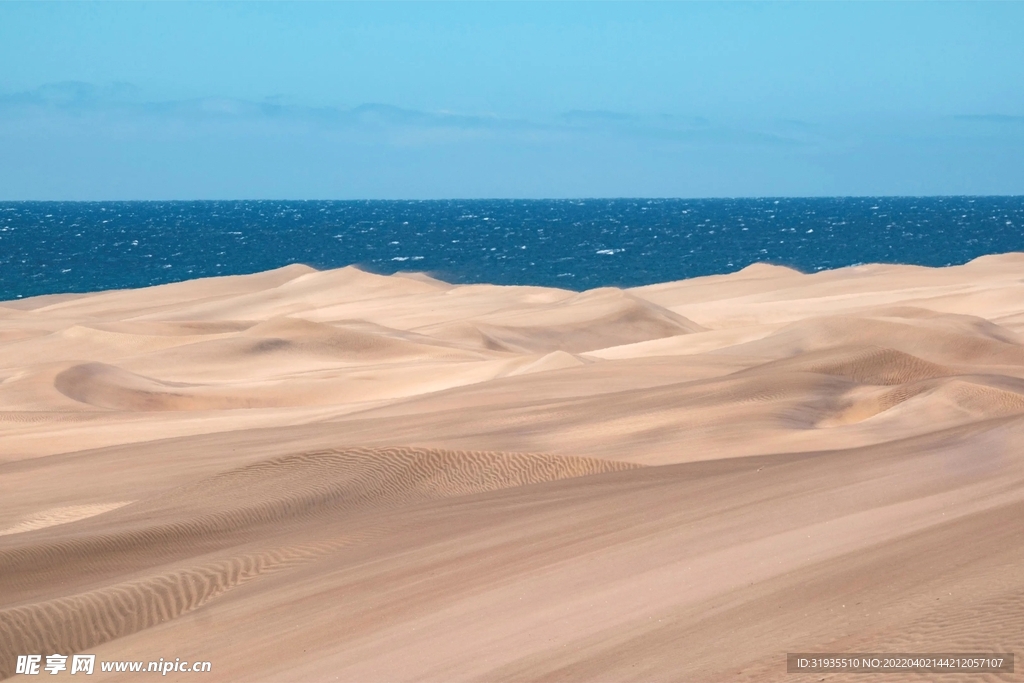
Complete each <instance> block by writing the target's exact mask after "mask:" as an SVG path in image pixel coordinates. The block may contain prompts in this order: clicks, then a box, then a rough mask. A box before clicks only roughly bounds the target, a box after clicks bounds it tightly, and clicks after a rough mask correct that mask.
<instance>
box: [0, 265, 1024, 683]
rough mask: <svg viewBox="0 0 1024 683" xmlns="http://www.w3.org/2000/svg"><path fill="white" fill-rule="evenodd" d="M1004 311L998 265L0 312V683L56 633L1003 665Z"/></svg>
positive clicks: (217, 292)
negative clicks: (983, 656)
mask: <svg viewBox="0 0 1024 683" xmlns="http://www.w3.org/2000/svg"><path fill="white" fill-rule="evenodd" d="M1021 321H1024V255H1020V254H1006V255H1001V256H990V257H985V258H983V259H979V260H977V261H975V262H972V263H969V264H967V265H964V266H958V267H950V268H943V269H928V268H917V267H906V266H891V265H871V266H858V267H854V268H846V269H841V270H836V271H828V272H821V273H815V274H808V275H805V274H801V273H798V272H796V271H793V270H790V269H786V268H780V267H775V266H769V265H765V264H758V265H756V266H751V267H749V268H746V269H744V270H742V271H740V272H737V273H734V274H731V275H721V276H714V277H709V278H698V279H695V280H687V281H681V282H675V283H663V284H659V285H653V286H650V287H641V288H636V289H632V290H620V289H615V288H602V289H598V290H593V291H589V292H583V293H575V292H569V291H564V290H554V289H543V288H537V287H497V286H490V285H470V286H454V285H449V284H447V283H443V282H440V281H437V280H434V279H432V278H430V277H427V276H425V275H416V274H400V275H396V276H390V277H386V276H380V275H374V274H370V273H365V272H362V271H360V270H358V269H355V268H343V269H339V270H336V271H325V272H318V271H315V270H313V269H310V268H306V267H304V266H290V267H288V268H282V269H279V270H275V271H270V272H268V273H261V274H256V275H251V276H235V277H227V278H215V279H210V280H196V281H191V282H183V283H178V284H174V285H166V286H161V287H153V288H149V289H142V290H134V291H118V292H101V293H96V294H86V295H74V296H53V297H39V298H37V299H28V300H22V301H17V302H0V501H2V502H3V504H2V505H0V678H6V677H9V676H13V675H15V674H14V666H15V661H16V657H17V655H19V654H30V653H37V654H43V655H47V654H52V653H54V652H57V653H62V654H66V655H70V654H72V653H93V654H96V655H97V658H98V660H100V661H111V660H138V661H146V662H148V661H155V660H158V659H160V658H163V659H165V660H169V661H173V660H174V659H175V658H178V659H181V660H188V661H194V660H200V661H210V662H211V664H212V671H211V672H210V673H207V674H204V675H203V678H204V680H211V681H264V680H266V681H292V680H304V681H305V680H309V681H318V680H343V681H359V682H374V681H388V682H391V681H523V680H530V681H534V680H536V681H620V680H621V681H678V680H699V681H766V680H779V681H782V680H820V679H821V678H822V676H823V675H822V674H818V675H816V676H814V677H811V676H799V675H795V674H787V673H786V653H787V652H797V651H800V652H1016V653H1017V654H1018V655H1020V656H1024V605H1022V603H1021V599H1022V598H1021V596H1024V571H1021V567H1022V566H1024V546H1022V544H1021V543H1020V538H1021V535H1022V533H1024V450H1022V445H1024V325H1022V322H1021ZM1019 668H1020V667H1019V666H1018V669H1019ZM67 675H69V672H68V671H64V672H61V673H60V675H59V676H58V678H59V677H61V676H67ZM47 676H48V674H47ZM124 677H125V674H123V673H122V674H117V673H110V672H102V671H99V670H97V672H96V673H95V674H94V678H95V679H96V680H107V679H108V678H109V679H112V680H114V679H118V678H121V679H122V680H123V679H124ZM166 678H167V680H190V679H193V678H195V675H194V674H191V673H181V672H171V673H169V674H168V675H167V676H166ZM827 678H828V680H847V679H849V680H862V679H863V675H856V674H854V675H845V676H844V675H842V674H828V675H827ZM981 678H982V679H984V680H1020V679H1021V678H1022V676H1021V674H1019V673H1017V674H986V675H985V676H983V677H981ZM947 679H948V680H964V681H967V680H979V677H978V676H976V675H974V676H972V675H970V674H948V675H944V676H943V680H947ZM886 680H895V681H898V680H922V678H921V676H920V675H919V674H913V673H907V674H903V675H899V674H887V675H886Z"/></svg>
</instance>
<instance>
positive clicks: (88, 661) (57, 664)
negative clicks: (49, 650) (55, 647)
mask: <svg viewBox="0 0 1024 683" xmlns="http://www.w3.org/2000/svg"><path fill="white" fill-rule="evenodd" d="M42 661H43V656H42V655H18V662H17V664H16V665H15V668H14V673H16V674H27V675H29V676H36V675H38V674H39V669H40V666H41V665H42ZM42 668H43V669H44V670H46V671H48V672H49V673H50V675H51V676H56V675H57V674H58V673H60V672H61V671H67V668H68V656H67V655H58V654H52V655H46V665H45V666H42ZM95 668H96V655H71V671H70V673H72V674H78V673H83V674H87V675H88V674H91V673H92V672H93V671H94V670H95Z"/></svg>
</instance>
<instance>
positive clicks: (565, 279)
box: [0, 197, 1024, 300]
mask: <svg viewBox="0 0 1024 683" xmlns="http://www.w3.org/2000/svg"><path fill="white" fill-rule="evenodd" d="M1007 251H1024V197H933V198H914V197H879V198H863V197H858V198H823V199H699V200H680V199H651V200H647V199H587V200H529V201H526V200H508V201H505V200H451V201H204V202H5V203H0V300H5V299H15V298H19V297H27V296H34V295H38V294H54V293H59V292H87V291H93V290H101V289H114V288H125V287H143V286H146V285H156V284H162V283H166V282H175V281H178V280H187V279H191V278H197V277H207V276H211V275H229V274H240V273H253V272H257V271H261V270H267V269H269V268H276V267H279V266H283V265H286V264H289V263H306V264H309V265H311V266H315V267H317V268H334V267H338V266H344V265H348V264H358V265H360V266H362V267H363V268H366V269H367V270H370V271H374V272H378V273H392V272H395V271H398V270H417V271H426V272H428V273H431V274H433V275H435V276H436V277H439V278H441V279H443V280H447V281H449V282H458V283H466V282H490V283H496V284H529V285H546V286H554V287H563V288H568V289H576V290H582V289H588V288H591V287H598V286H604V285H618V286H633V285H642V284H648V283H653V282H663V281H666V280H677V279H681V278H688V277H694V276H698V275H709V274H713V273H727V272H731V271H735V270H738V269H739V268H742V267H744V266H746V265H749V264H750V263H753V262H755V261H767V262H771V263H778V264H783V265H787V266H792V267H794V268H797V269H799V270H802V271H805V272H812V271H817V270H822V269H826V268H838V267H841V266H848V265H853V264H857V263H871V262H884V263H913V264H919V265H926V266H944V265H950V264H959V263H964V262H966V261H969V260H971V259H973V258H975V257H977V256H981V255H983V254H992V253H1001V252H1007Z"/></svg>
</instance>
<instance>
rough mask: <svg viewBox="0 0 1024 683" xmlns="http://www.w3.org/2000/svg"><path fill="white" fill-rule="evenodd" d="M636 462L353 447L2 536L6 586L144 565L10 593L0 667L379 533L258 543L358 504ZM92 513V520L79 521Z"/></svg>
mask: <svg viewBox="0 0 1024 683" xmlns="http://www.w3.org/2000/svg"><path fill="white" fill-rule="evenodd" d="M635 467H637V466H636V465H630V464H626V463H620V462H614V461H606V460H596V459H588V458H579V457H558V456H552V455H545V454H514V453H498V452H488V451H447V450H438V449H427V448H353V449H343V450H321V451H314V452H307V453H300V454H294V455H287V456H284V457H278V458H272V459H268V460H264V461H260V462H256V463H253V464H250V465H247V466H244V467H240V468H236V469H232V470H228V471H225V472H222V473H219V474H216V475H214V476H211V477H208V478H206V479H202V480H199V481H197V482H194V483H192V484H189V485H185V486H182V487H179V488H177V489H174V490H171V491H168V492H167V493H166V494H164V495H162V496H158V497H156V498H153V499H151V500H149V501H146V502H144V503H137V504H134V505H131V506H128V507H125V508H121V509H119V510H116V511H112V512H110V513H108V514H106V515H103V516H102V517H104V518H105V519H104V520H102V522H101V520H99V519H90V520H81V521H80V522H79V523H78V525H77V526H76V525H75V524H71V523H69V524H68V525H65V527H68V528H71V527H73V533H70V534H66V535H65V536H56V537H55V532H54V531H53V530H50V533H49V534H47V535H45V536H41V537H38V540H35V541H31V540H29V539H28V538H25V540H24V542H21V543H15V544H12V545H8V547H0V588H5V591H4V592H5V593H7V594H8V595H9V596H15V595H18V594H19V592H21V591H26V590H28V591H33V589H35V590H38V589H39V588H44V587H45V586H46V585H49V586H51V587H52V588H51V590H52V589H58V588H57V587H59V586H60V585H61V584H63V583H64V581H65V580H66V579H68V578H69V577H71V576H79V577H80V576H82V575H85V574H88V573H90V572H91V573H94V574H96V575H103V576H110V575H112V574H117V573H118V572H121V574H122V576H123V575H124V574H125V573H126V572H127V573H130V572H131V570H132V569H134V570H135V575H136V576H137V573H138V572H139V571H142V572H145V573H146V574H148V575H145V576H143V577H142V578H131V579H126V580H122V581H118V582H116V583H112V584H110V585H106V586H103V587H100V588H94V589H91V590H87V591H84V592H79V593H75V594H71V595H66V596H63V597H57V598H51V599H48V600H42V601H29V602H27V603H23V604H17V598H15V600H16V602H15V603H14V604H11V603H8V605H9V606H8V607H6V608H4V609H0V677H6V676H9V675H11V674H12V673H13V671H12V670H10V667H12V666H13V662H14V656H15V655H17V654H19V653H20V654H24V653H29V652H61V653H65V654H68V653H71V652H79V651H82V650H83V649H85V648H89V647H93V646H95V645H98V644H100V643H104V642H107V641H110V640H112V639H115V638H119V637H122V636H125V635H128V634H131V633H135V632H137V631H139V630H141V629H145V628H149V627H151V626H154V625H156V624H160V623H163V622H166V621H168V620H170V619H174V618H176V617H178V616H180V615H182V614H185V613H186V612H189V611H192V610H194V609H197V608H198V607H200V606H202V605H203V604H205V603H207V602H209V601H210V600H212V599H214V598H216V597H217V596H219V595H221V594H223V593H225V592H226V591H228V590H230V589H232V588H234V587H236V586H238V585H241V584H242V583H245V582H246V581H248V580H250V579H253V578H255V577H257V576H259V575H260V574H263V573H266V572H268V571H271V570H275V571H276V570H281V569H286V568H288V567H292V566H295V565H297V564H302V563H305V562H310V561H313V560H315V559H317V558H318V557H321V556H323V555H325V554H327V553H330V552H333V551H336V550H338V549H339V548H341V547H345V546H347V545H351V544H352V543H356V542H361V541H365V540H366V539H367V538H371V537H374V536H375V535H378V534H380V533H383V531H382V530H381V529H380V528H378V527H368V528H367V527H365V525H364V526H363V527H362V528H360V529H355V530H352V531H346V532H345V533H343V534H342V536H341V537H340V538H339V537H337V536H332V537H331V538H328V539H325V540H323V541H322V542H311V543H306V544H304V545H302V546H287V545H285V546H274V547H271V548H269V549H266V548H264V549H260V546H261V545H264V546H265V545H269V544H270V543H271V542H272V541H273V540H274V538H276V537H279V536H280V535H281V534H282V533H289V532H291V531H295V530H296V529H305V530H306V531H309V530H313V532H314V533H317V530H318V529H322V528H328V527H322V526H321V525H323V524H325V523H326V524H327V525H328V526H329V525H330V524H331V523H338V522H340V523H342V524H344V522H345V520H346V519H354V518H356V517H358V514H359V513H360V512H361V511H367V510H375V509H381V508H385V507H396V506H401V505H403V504H413V503H417V502H423V501H429V500H433V499H440V498H450V497H454V496H462V495H469V494H473V493H478V492H484V491H493V490H498V489H505V488H510V487H516V486H523V485H527V484H535V483H541V482H546V481H554V480H558V479H566V478H572V477H580V476H585V475H590V474H598V473H602V472H612V471H618V470H624V469H632V468H635ZM183 511H187V514H183ZM90 524H92V525H100V524H102V527H101V528H96V527H95V526H93V527H92V528H93V529H95V530H90V526H89V525H90ZM329 528H334V529H336V528H339V527H336V526H333V527H329ZM41 531H45V530H38V531H36V532H35V534H38V533H40V532H41ZM33 535H34V534H33V533H31V532H28V531H26V533H21V534H18V536H19V537H31V536H33ZM307 535H308V534H307ZM320 535H322V534H320ZM264 539H266V540H264ZM211 553H213V555H212V556H211ZM217 555H220V556H221V557H217ZM200 557H202V558H204V559H202V560H201V561H200ZM211 557H214V558H216V559H211ZM193 558H194V559H193ZM193 562H195V563H194V564H193ZM58 590H59V589H58ZM8 591H10V592H8Z"/></svg>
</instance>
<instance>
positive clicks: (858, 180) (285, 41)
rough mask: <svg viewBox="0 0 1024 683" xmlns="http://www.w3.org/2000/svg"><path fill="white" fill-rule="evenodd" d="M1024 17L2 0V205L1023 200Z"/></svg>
mask: <svg viewBox="0 0 1024 683" xmlns="http://www.w3.org/2000/svg"><path fill="white" fill-rule="evenodd" d="M1022 33H1024V3H963V4H961V3H926V2H916V3H881V2H879V3H849V4H847V3H838V2H828V3H825V2H822V3H793V4H789V3H769V2H759V3H749V4H745V3H714V4H702V3H656V4H643V3H626V4H617V3H594V4H591V3H582V2H579V3H567V4H548V3H522V4H503V3H488V2H477V3H467V4H460V3H445V4H432V3H413V4H404V3H376V4H356V3H337V4H335V3H284V4H275V3H262V2H261V3H230V4H217V3H67V4H63V3H12V2H5V3H0V66H2V68H0V161H2V163H0V199H202V198H295V199H301V198H339V199H349V198H441V197H580V196H586V197H594V196H660V197H664V196H678V197H706V196H780V195H790V196H812V195H864V194H1024V87H1021V84H1022V83H1024V41H1021V40H1020V35H1021V34H1022Z"/></svg>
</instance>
